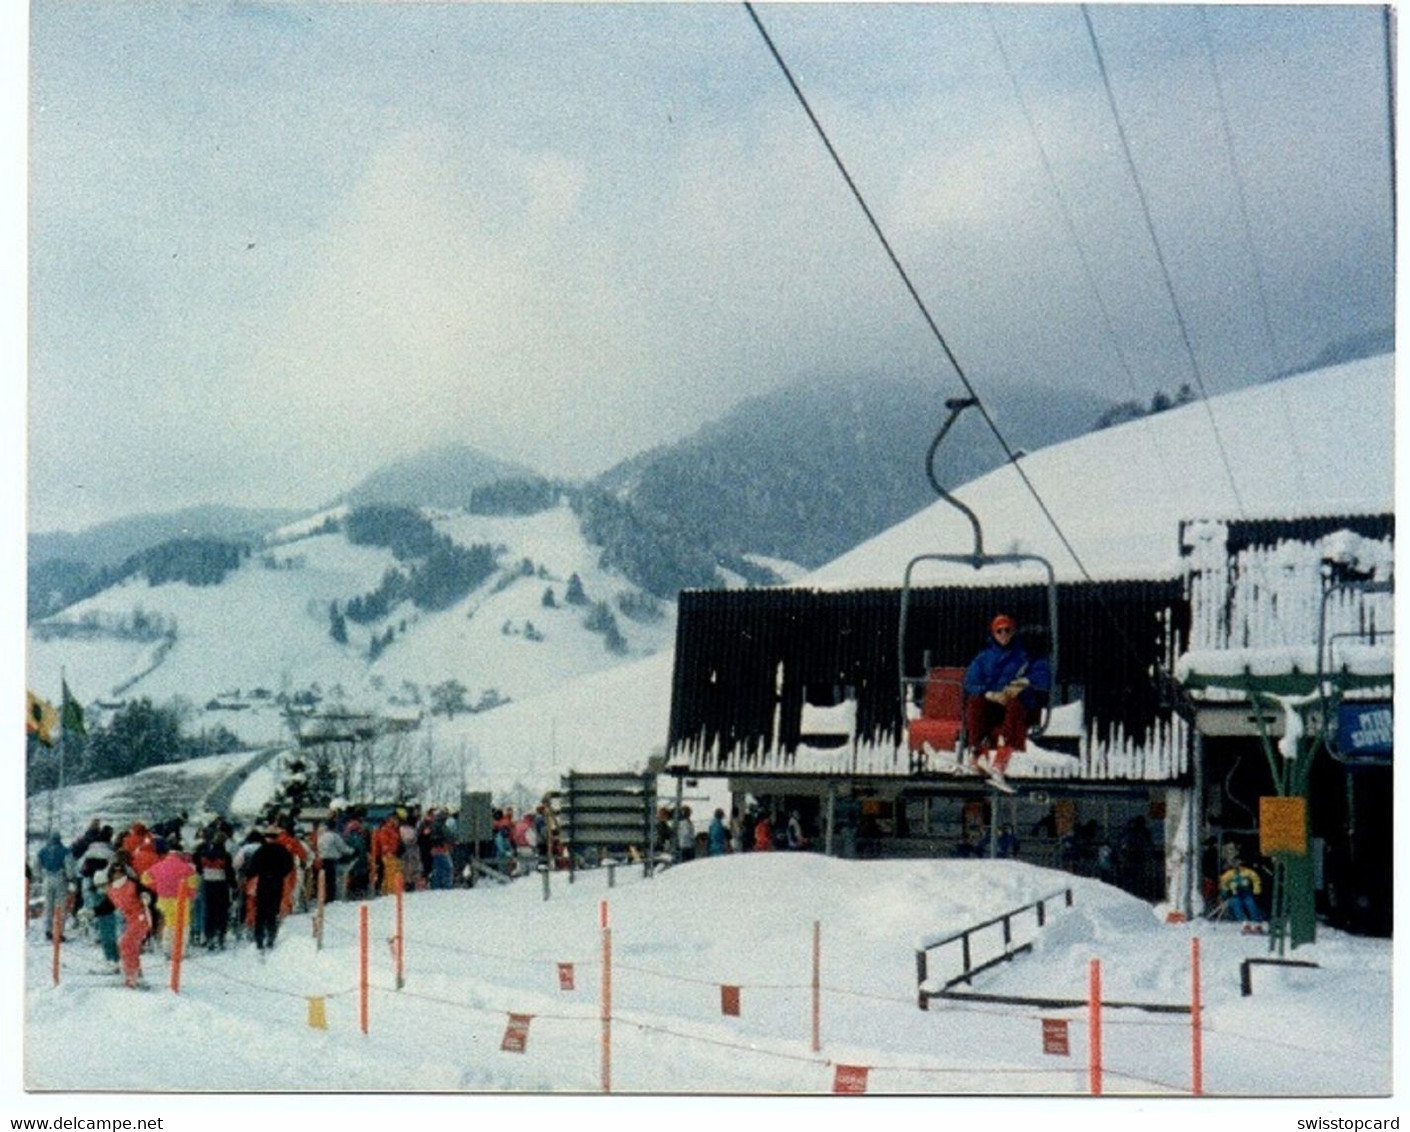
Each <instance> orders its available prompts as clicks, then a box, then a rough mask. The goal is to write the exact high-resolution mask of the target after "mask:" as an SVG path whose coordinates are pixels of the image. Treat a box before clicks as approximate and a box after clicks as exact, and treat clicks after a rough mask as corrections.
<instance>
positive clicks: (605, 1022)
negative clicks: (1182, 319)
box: [602, 901, 612, 1093]
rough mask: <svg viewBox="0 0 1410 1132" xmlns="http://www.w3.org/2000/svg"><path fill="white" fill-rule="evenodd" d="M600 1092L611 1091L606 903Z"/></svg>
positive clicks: (609, 947)
mask: <svg viewBox="0 0 1410 1132" xmlns="http://www.w3.org/2000/svg"><path fill="white" fill-rule="evenodd" d="M602 919H603V921H604V922H603V926H602V1091H603V1092H604V1093H610V1092H611V1091H612V929H611V928H609V927H608V926H607V925H606V919H607V902H606V901H603V904H602Z"/></svg>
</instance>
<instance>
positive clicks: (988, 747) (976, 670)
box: [964, 613, 1052, 779]
mask: <svg viewBox="0 0 1410 1132" xmlns="http://www.w3.org/2000/svg"><path fill="white" fill-rule="evenodd" d="M1051 685H1052V670H1051V667H1050V666H1049V664H1048V661H1047V658H1046V657H1043V656H1037V657H1031V656H1029V654H1028V652H1027V650H1026V649H1025V648H1024V647H1023V645H1022V644H1021V643H1020V642H1019V640H1018V633H1017V626H1016V625H1015V624H1014V620H1013V618H1012V617H1010V616H1009V615H1008V614H1006V613H1000V614H999V615H998V616H997V617H995V618H994V619H993V620H992V621H991V622H990V623H989V641H988V644H986V645H985V647H984V648H983V649H982V650H981V651H980V652H979V655H978V656H976V657H975V658H974V659H973V660H972V661H970V664H969V667H968V668H967V669H965V674H964V693H965V733H966V735H967V736H968V739H969V747H970V753H971V754H970V758H971V763H972V765H973V766H974V767H975V769H977V770H985V771H988V773H989V774H990V775H992V776H994V777H997V778H1000V779H1002V778H1003V775H1004V771H1005V770H1006V769H1007V767H1008V763H1009V758H1010V756H1011V755H1012V754H1013V752H1014V751H1023V750H1026V749H1027V747H1028V729H1029V728H1030V727H1032V726H1033V725H1034V724H1035V723H1037V722H1038V719H1039V716H1040V714H1041V713H1042V710H1043V705H1044V704H1046V703H1047V699H1048V692H1049V689H1050V687H1051ZM991 752H992V754H991Z"/></svg>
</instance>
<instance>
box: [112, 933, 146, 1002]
mask: <svg viewBox="0 0 1410 1132" xmlns="http://www.w3.org/2000/svg"><path fill="white" fill-rule="evenodd" d="M123 922H124V924H125V925H126V927H125V928H124V929H123V933H122V937H121V938H120V939H119V940H118V955H119V956H120V957H121V958H122V975H123V979H124V980H125V981H126V983H127V985H128V986H135V985H136V983H137V980H138V979H139V978H141V976H142V941H143V940H144V939H146V938H147V917H146V916H132V917H131V918H128V919H125V920H124V921H123Z"/></svg>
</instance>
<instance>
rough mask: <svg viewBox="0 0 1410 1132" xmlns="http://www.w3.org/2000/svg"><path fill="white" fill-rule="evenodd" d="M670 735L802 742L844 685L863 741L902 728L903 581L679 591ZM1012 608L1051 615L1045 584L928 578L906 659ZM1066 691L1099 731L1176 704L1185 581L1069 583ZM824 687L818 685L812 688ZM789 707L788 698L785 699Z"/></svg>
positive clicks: (699, 751) (755, 744) (1039, 622)
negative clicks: (812, 715)
mask: <svg viewBox="0 0 1410 1132" xmlns="http://www.w3.org/2000/svg"><path fill="white" fill-rule="evenodd" d="M679 609H680V615H679V621H678V625H677V636H676V663H675V672H674V678H673V684H672V694H671V724H670V736H669V748H670V751H671V753H672V754H673V755H679V754H685V755H687V756H688V757H689V758H690V761H691V764H692V766H693V767H695V768H696V769H700V770H707V769H708V767H706V766H705V765H704V764H703V762H702V758H703V756H704V754H705V753H706V752H710V751H720V752H725V753H735V754H745V755H749V756H754V755H757V754H759V753H761V752H762V751H764V750H765V749H766V748H768V747H769V746H770V744H771V741H772V735H773V728H774V724H775V719H776V718H777V720H778V724H779V729H780V734H779V735H778V737H777V739H778V742H777V746H778V747H780V748H784V749H791V748H792V747H793V746H795V745H796V744H797V742H798V729H799V727H798V720H799V715H800V708H801V704H802V702H803V697H804V694H805V689H813V690H816V689H823V688H826V687H830V686H841V687H845V688H848V689H850V690H851V695H852V696H853V697H854V698H855V700H856V704H857V721H856V737H857V740H858V741H859V742H864V743H874V744H879V745H888V744H889V745H895V744H897V743H899V742H900V741H901V731H902V708H901V695H900V681H899V666H898V663H897V646H898V642H897V628H898V623H899V611H900V590H899V588H897V589H861V590H841V591H830V590H805V589H750V590H731V591H718V590H695V591H686V592H684V593H682V594H681V598H680V607H679ZM1000 610H1002V611H1003V612H1006V613H1009V614H1011V615H1012V616H1014V617H1015V618H1016V619H1017V620H1018V622H1019V624H1020V626H1021V627H1027V626H1033V627H1044V626H1046V622H1047V591H1046V589H1045V588H1044V587H1042V586H1021V587H1014V586H1004V587H980V588H938V587H937V588H924V589H918V590H915V591H913V593H912V599H911V606H910V609H909V610H908V613H907V622H908V630H907V642H906V650H905V651H906V670H907V672H909V673H911V674H915V675H919V674H920V673H921V672H922V671H923V670H924V664H925V657H924V654H925V653H926V652H927V651H928V652H929V654H930V661H931V663H933V664H954V665H964V664H967V663H968V662H969V660H970V659H971V658H972V657H973V656H974V654H975V653H976V652H977V651H978V649H979V648H980V647H981V646H982V645H983V644H984V642H985V640H986V638H987V634H988V628H987V627H988V623H989V620H990V618H991V617H992V616H993V615H994V613H996V612H998V611H1000ZM1058 622H1059V672H1058V678H1059V684H1060V690H1061V691H1062V692H1063V695H1062V697H1061V698H1063V699H1066V698H1068V697H1069V696H1071V697H1072V698H1082V699H1083V700H1084V702H1085V704H1086V715H1087V723H1088V727H1089V728H1093V729H1094V732H1095V737H1096V739H1097V740H1098V741H1099V742H1102V741H1105V740H1106V738H1107V737H1108V736H1110V735H1111V734H1112V733H1113V732H1114V731H1115V730H1116V729H1118V728H1120V729H1121V730H1122V732H1123V733H1124V734H1125V735H1127V736H1138V735H1142V734H1145V733H1146V731H1147V730H1148V729H1149V728H1150V727H1151V726H1152V725H1154V724H1155V723H1156V722H1157V721H1158V719H1159V718H1161V717H1166V718H1168V715H1169V711H1170V707H1169V703H1168V701H1167V700H1166V694H1167V688H1166V685H1165V681H1164V679H1163V677H1162V675H1161V674H1162V673H1164V672H1166V671H1168V670H1169V669H1170V667H1172V666H1173V663H1174V659H1175V657H1177V656H1178V655H1179V654H1180V652H1181V651H1182V650H1183V647H1184V641H1185V639H1186V636H1187V631H1188V626H1189V607H1188V602H1187V600H1186V597H1185V594H1184V589H1183V586H1182V584H1181V583H1180V582H1178V581H1165V582H1160V581H1156V582H1151V581H1143V582H1100V583H1070V584H1064V585H1061V586H1059V588H1058ZM809 698H810V699H813V698H814V694H813V692H809ZM776 708H781V710H778V711H777V712H776Z"/></svg>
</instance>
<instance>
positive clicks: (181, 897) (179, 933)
mask: <svg viewBox="0 0 1410 1132" xmlns="http://www.w3.org/2000/svg"><path fill="white" fill-rule="evenodd" d="M188 897H189V892H188V890H187V888H186V886H185V885H184V884H183V885H182V886H181V887H180V889H178V890H177V893H176V924H175V926H174V928H173V931H175V932H176V934H175V935H174V936H173V937H172V941H171V993H172V994H180V993H181V960H182V958H183V957H184V956H185V954H186V901H187V899H188Z"/></svg>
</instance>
